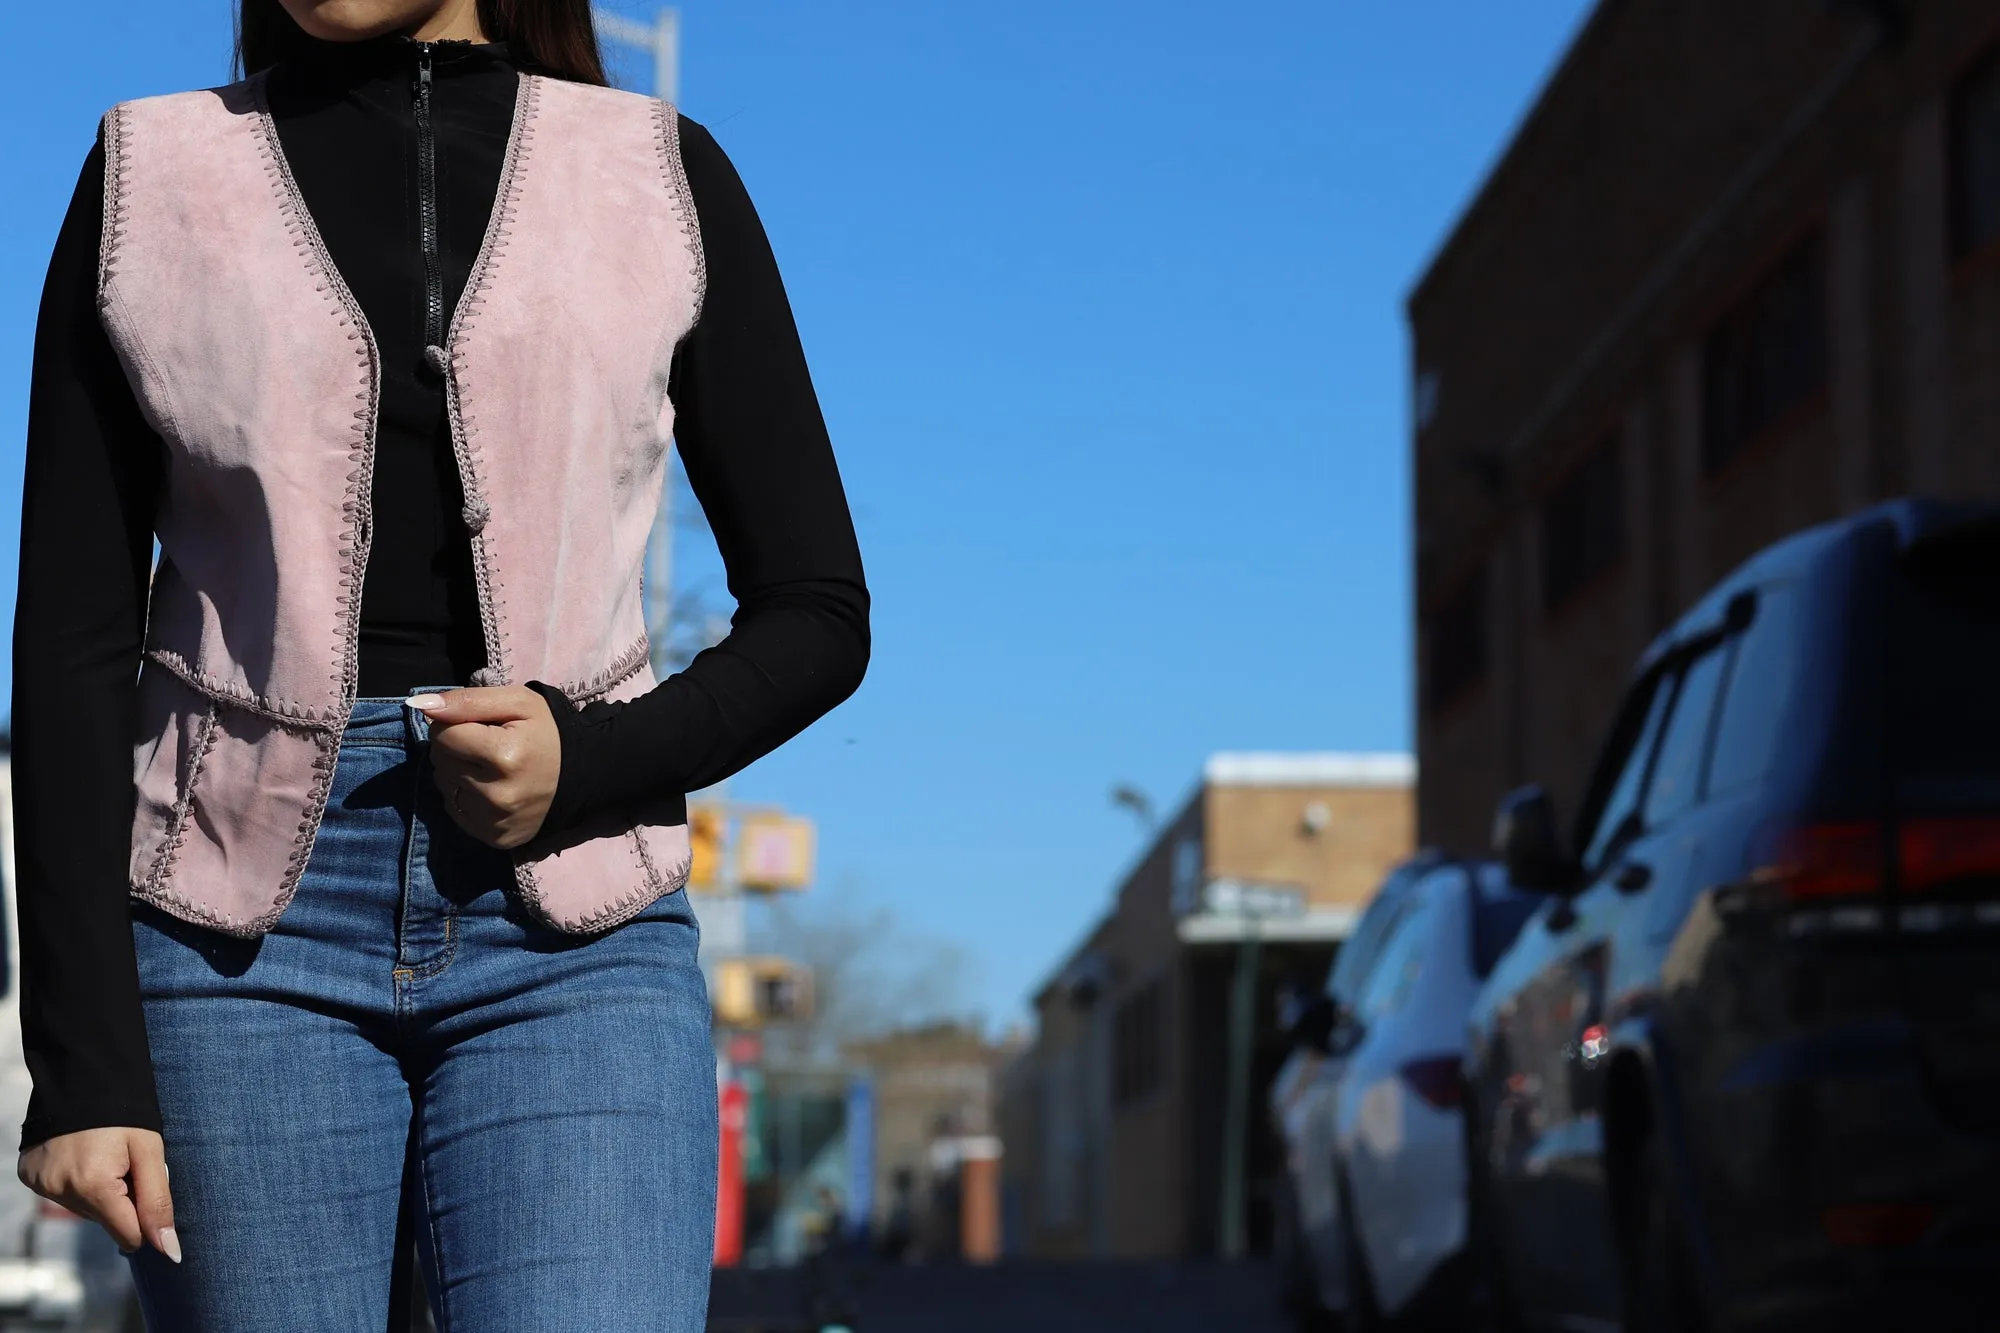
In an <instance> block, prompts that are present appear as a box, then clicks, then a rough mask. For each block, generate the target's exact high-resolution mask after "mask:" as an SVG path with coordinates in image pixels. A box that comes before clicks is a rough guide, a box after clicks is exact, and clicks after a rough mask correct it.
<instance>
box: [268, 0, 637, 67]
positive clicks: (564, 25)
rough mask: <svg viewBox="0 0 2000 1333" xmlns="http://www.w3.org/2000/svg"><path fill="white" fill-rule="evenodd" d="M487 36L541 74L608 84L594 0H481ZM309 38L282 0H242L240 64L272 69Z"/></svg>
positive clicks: (520, 61)
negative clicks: (593, 18) (594, 18)
mask: <svg viewBox="0 0 2000 1333" xmlns="http://www.w3.org/2000/svg"><path fill="white" fill-rule="evenodd" d="M479 26H480V27H481V28H483V29H484V30H485V32H486V36H487V39H488V40H489V41H495V42H505V43H507V46H508V49H509V50H510V51H511V53H512V54H513V57H514V60H515V61H516V62H517V63H518V64H520V65H521V66H522V67H523V68H525V69H531V70H533V71H535V72H536V73H538V74H548V75H552V76H554V77H555V78H558V79H568V80H570V81H571V82H573V83H594V84H599V85H602V84H605V83H608V82H610V80H608V79H607V78H605V77H604V56H603V53H602V52H601V51H599V50H598V47H597V28H596V25H595V24H593V23H592V22H591V17H590V0H479ZM310 40H311V38H309V37H307V36H306V34H305V30H304V29H302V28H300V27H299V25H298V24H296V23H294V22H293V21H292V16H291V15H290V14H287V13H286V12H285V7H284V6H283V5H281V4H279V3H278V0H241V2H240V4H239V6H238V8H237V11H236V67H237V69H239V70H240V71H242V72H243V73H245V74H255V73H256V72H257V71H258V70H260V69H269V68H270V67H271V66H272V65H275V64H277V63H278V62H279V61H280V60H283V59H284V58H285V57H286V56H288V55H292V54H294V53H296V52H297V51H298V50H299V48H301V47H303V46H304V45H305V44H306V43H307V42H309V41H310Z"/></svg>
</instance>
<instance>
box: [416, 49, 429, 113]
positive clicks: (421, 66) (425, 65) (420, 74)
mask: <svg viewBox="0 0 2000 1333" xmlns="http://www.w3.org/2000/svg"><path fill="white" fill-rule="evenodd" d="M417 96H418V97H420V98H422V99H423V100H424V101H426V102H428V101H430V100H431V44H430V43H429V42H418V43H417Z"/></svg>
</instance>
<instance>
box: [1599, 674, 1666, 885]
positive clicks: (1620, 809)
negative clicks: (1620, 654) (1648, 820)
mask: <svg viewBox="0 0 2000 1333" xmlns="http://www.w3.org/2000/svg"><path fill="white" fill-rule="evenodd" d="M1671 683H1672V682H1671V681H1670V680H1668V679H1667V678H1666V677H1665V674H1664V673H1662V672H1655V673H1654V674H1653V675H1651V676H1649V677H1648V678H1647V679H1646V680H1645V681H1642V682H1641V683H1640V684H1639V685H1638V686H1637V687H1636V688H1635V690H1634V692H1633V693H1632V695H1631V696H1629V697H1628V698H1627V699H1626V701H1625V706H1624V708H1622V709H1620V710H1619V725H1618V727H1617V728H1616V730H1615V731H1614V732H1613V747H1614V748H1613V749H1612V750H1610V751H1608V752H1607V753H1606V755H1605V760H1604V766H1603V770H1602V771H1604V772H1609V773H1615V775H1616V776H1614V777H1612V778H1610V779H1609V780H1608V782H1607V783H1606V789H1607V794H1606V795H1605V797H1604V801H1603V803H1602V804H1601V805H1599V806H1598V808H1597V814H1596V818H1595V819H1594V820H1592V821H1591V829H1590V835H1589V838H1588V840H1587V841H1586V842H1585V843H1584V845H1583V868H1584V870H1585V872H1586V873H1590V874H1595V873H1596V872H1597V871H1598V870H1600V869H1602V868H1603V866H1604V862H1605V859H1606V858H1607V857H1608V856H1609V855H1610V854H1611V852H1612V851H1613V850H1614V849H1616V848H1617V847H1618V846H1620V845H1622V844H1623V842H1624V840H1625V838H1626V837H1627V836H1628V834H1629V832H1630V826H1631V825H1632V823H1633V822H1634V821H1635V819H1636V817H1637V815H1638V813H1639V800H1640V797H1641V796H1642V795H1643V794H1644V787H1645V781H1646V762H1647V760H1648V759H1650V758H1651V757H1652V753H1653V741H1654V739H1655V738H1656V737H1657V736H1658V735H1659V733H1660V722H1661V720H1662V719H1663V718H1664V717H1665V715H1666V711H1667V705H1668V703H1669V702H1670V701H1671V699H1672V695H1673V691H1672V689H1671V688H1667V687H1668V686H1670V685H1671ZM1641 709H1644V712H1643V713H1642V712H1641V711H1640V710H1641ZM1635 719H1636V721H1635Z"/></svg>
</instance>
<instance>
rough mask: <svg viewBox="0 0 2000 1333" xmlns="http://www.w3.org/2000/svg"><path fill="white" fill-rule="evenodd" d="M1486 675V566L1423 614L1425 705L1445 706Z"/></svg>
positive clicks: (1427, 707)
mask: <svg viewBox="0 0 2000 1333" xmlns="http://www.w3.org/2000/svg"><path fill="white" fill-rule="evenodd" d="M1485 678H1486V568H1485V566H1483V565H1482V566H1481V567H1480V568H1479V570H1478V572H1477V573H1475V574H1474V575H1473V576H1472V577H1471V578H1468V579H1467V580H1466V581H1465V582H1464V583H1463V584H1461V585H1460V586H1459V589H1458V591H1457V592H1455V593H1453V594H1452V595H1451V596H1450V597H1449V598H1447V599H1445V601H1444V602H1442V603H1441V604H1440V605H1439V606H1438V608H1437V609H1436V610H1435V611H1433V612H1431V614H1430V615H1428V616H1426V617H1424V707H1425V708H1426V709H1428V710H1430V711H1433V712H1435V711H1436V710H1438V709H1440V708H1442V707H1444V706H1445V705H1446V704H1448V703H1450V702H1451V701H1452V700H1454V699H1456V698H1458V696H1459V695H1461V694H1464V693H1465V692H1466V691H1467V690H1469V689H1471V688H1472V687H1473V686H1475V685H1477V684H1478V683H1479V682H1480V681H1482V680H1484V679H1485Z"/></svg>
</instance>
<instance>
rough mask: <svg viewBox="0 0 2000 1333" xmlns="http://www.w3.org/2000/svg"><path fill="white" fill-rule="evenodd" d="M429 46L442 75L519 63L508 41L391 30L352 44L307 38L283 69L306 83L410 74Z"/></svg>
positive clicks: (437, 71) (339, 82) (435, 68)
mask: <svg viewBox="0 0 2000 1333" xmlns="http://www.w3.org/2000/svg"><path fill="white" fill-rule="evenodd" d="M426 46H427V47H429V49H430V52H431V68H432V71H433V72H434V73H435V74H436V75H438V76H440V77H449V76H452V75H457V74H464V73H470V72H473V71H476V70H488V69H492V68H493V67H494V66H496V65H500V66H508V67H512V66H513V65H514V63H515V62H514V59H513V56H512V54H511V53H510V52H509V50H508V48H507V43H505V42H465V41H439V42H418V41H416V40H414V39H413V38H410V37H406V36H402V35H400V34H390V35H387V36H382V37H368V38H363V39H361V40H359V41H352V42H335V41H325V40H322V39H320V38H317V37H311V38H307V39H306V41H305V42H304V43H302V44H301V45H299V46H298V47H296V48H294V49H293V50H292V51H291V52H289V53H288V54H287V56H286V58H285V59H284V60H283V61H281V62H280V64H279V68H281V69H285V70H286V72H287V73H292V74H294V75H295V76H296V77H299V78H300V79H301V81H304V82H310V83H318V84H333V85H349V84H353V83H355V82H359V81H365V80H367V79H370V78H383V77H389V76H401V75H405V74H407V73H409V72H410V71H411V70H413V69H414V68H415V67H416V63H417V52H418V50H419V48H420V47H426Z"/></svg>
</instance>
